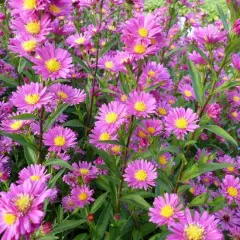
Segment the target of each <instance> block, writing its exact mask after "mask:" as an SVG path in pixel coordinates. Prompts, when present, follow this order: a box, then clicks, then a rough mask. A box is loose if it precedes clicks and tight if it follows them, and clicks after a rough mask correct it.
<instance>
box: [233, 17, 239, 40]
mask: <svg viewBox="0 0 240 240" xmlns="http://www.w3.org/2000/svg"><path fill="white" fill-rule="evenodd" d="M232 30H233V32H235V34H237V35H238V36H239V35H240V19H237V20H236V21H235V22H234V24H233V28H232Z"/></svg>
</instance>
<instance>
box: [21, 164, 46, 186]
mask: <svg viewBox="0 0 240 240" xmlns="http://www.w3.org/2000/svg"><path fill="white" fill-rule="evenodd" d="M18 177H19V180H18V182H17V183H18V184H22V183H24V181H26V180H30V181H33V182H37V181H42V182H45V183H47V182H48V180H49V178H50V174H47V169H46V167H44V166H42V165H40V164H31V165H30V166H28V167H26V168H23V169H22V170H21V171H20V172H19V173H18Z"/></svg>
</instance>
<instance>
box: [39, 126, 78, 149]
mask: <svg viewBox="0 0 240 240" xmlns="http://www.w3.org/2000/svg"><path fill="white" fill-rule="evenodd" d="M76 140H77V138H76V134H75V133H74V132H73V131H72V130H71V129H70V128H64V127H62V126H55V127H53V128H51V129H49V130H48V131H47V132H46V133H44V135H43V142H44V144H45V145H46V146H48V147H49V151H53V152H58V151H60V150H67V149H68V148H72V147H74V146H75V145H76V144H77V142H76Z"/></svg>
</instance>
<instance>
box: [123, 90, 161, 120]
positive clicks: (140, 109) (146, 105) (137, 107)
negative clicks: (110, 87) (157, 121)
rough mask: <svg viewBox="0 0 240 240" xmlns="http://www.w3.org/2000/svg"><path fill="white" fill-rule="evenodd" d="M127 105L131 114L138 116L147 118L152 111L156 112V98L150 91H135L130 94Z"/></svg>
mask: <svg viewBox="0 0 240 240" xmlns="http://www.w3.org/2000/svg"><path fill="white" fill-rule="evenodd" d="M126 106H127V107H128V112H129V114H131V115H134V116H136V117H137V118H140V117H144V118H147V117H149V115H150V114H151V113H154V112H155V109H156V100H155V98H154V97H153V96H152V95H151V94H150V93H146V92H141V91H133V92H131V93H130V94H129V97H128V99H127V102H126Z"/></svg>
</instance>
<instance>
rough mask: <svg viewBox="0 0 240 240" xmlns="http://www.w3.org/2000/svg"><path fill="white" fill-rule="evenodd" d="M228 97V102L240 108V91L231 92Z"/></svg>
mask: <svg viewBox="0 0 240 240" xmlns="http://www.w3.org/2000/svg"><path fill="white" fill-rule="evenodd" d="M227 97H228V101H229V102H230V103H231V104H232V106H234V107H240V91H238V90H233V91H229V92H228V94H227Z"/></svg>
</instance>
